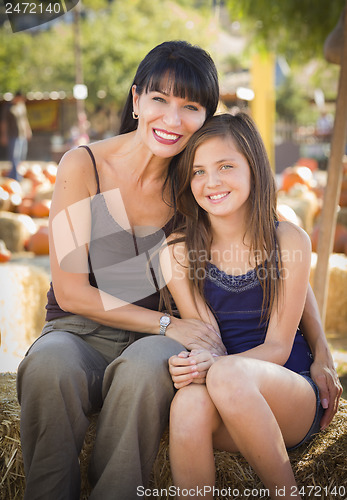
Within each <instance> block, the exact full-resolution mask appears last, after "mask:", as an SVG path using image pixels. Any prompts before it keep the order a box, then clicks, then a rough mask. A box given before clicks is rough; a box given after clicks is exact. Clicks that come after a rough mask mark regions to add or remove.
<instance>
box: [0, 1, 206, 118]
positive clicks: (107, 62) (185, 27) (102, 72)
mask: <svg viewBox="0 0 347 500" xmlns="http://www.w3.org/2000/svg"><path fill="white" fill-rule="evenodd" d="M83 5H84V7H85V10H84V14H83V15H82V17H81V20H80V28H81V29H80V32H81V52H82V62H83V72H84V81H85V84H86V85H87V87H88V92H89V95H88V100H87V106H88V108H89V109H91V108H93V107H94V106H95V105H96V104H97V103H98V102H100V101H99V99H98V97H97V92H98V91H99V90H103V91H105V92H106V99H105V100H104V103H106V102H108V103H110V102H112V103H114V104H115V105H116V106H117V107H118V106H119V105H120V103H122V102H123V101H124V99H125V96H126V94H127V92H128V90H129V86H130V84H131V82H132V79H133V76H134V73H135V70H136V67H137V65H138V63H139V62H140V61H141V59H142V58H143V56H144V55H145V54H146V53H147V52H148V51H149V50H150V49H151V48H153V47H154V46H155V45H157V44H158V43H161V42H163V41H165V40H170V39H185V40H188V41H190V42H191V43H196V44H198V45H201V46H203V47H205V48H208V44H209V42H210V39H211V38H212V36H213V35H210V34H209V32H208V19H204V18H203V17H200V16H199V14H198V13H197V12H196V11H194V10H193V9H191V10H190V9H188V8H183V7H181V6H180V5H178V4H175V3H173V2H165V0H164V1H163V2H160V4H158V2H153V1H152V0H127V1H114V2H112V3H111V4H109V3H108V2H107V1H106V0H98V1H97V2H94V0H84V2H83ZM158 5H160V8H158ZM87 7H88V8H87ZM74 83H75V53H74V27H73V23H72V22H70V23H67V19H66V20H64V19H62V20H61V22H60V23H56V24H52V25H51V26H50V27H49V29H48V30H47V31H35V32H30V31H24V32H19V33H15V34H13V33H12V31H11V30H10V27H9V25H8V23H7V24H6V23H5V25H4V26H3V27H2V28H0V92H6V91H12V92H13V91H15V90H16V89H17V88H18V87H20V88H21V89H22V90H23V91H24V92H28V91H37V90H38V91H41V92H45V91H46V92H50V91H53V90H58V91H60V90H63V91H65V92H66V93H67V94H70V95H71V92H72V88H73V85H74Z"/></svg>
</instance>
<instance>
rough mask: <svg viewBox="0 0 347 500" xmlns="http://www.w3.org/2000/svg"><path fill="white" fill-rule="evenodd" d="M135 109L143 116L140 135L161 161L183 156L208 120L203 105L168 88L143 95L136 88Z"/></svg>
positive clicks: (140, 122) (139, 128) (140, 120)
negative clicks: (189, 142) (197, 132)
mask: <svg viewBox="0 0 347 500" xmlns="http://www.w3.org/2000/svg"><path fill="white" fill-rule="evenodd" d="M133 107H134V112H135V113H136V114H138V115H139V122H138V128H137V133H139V134H140V137H141V140H142V142H143V143H144V144H145V145H146V146H147V147H148V149H149V150H150V151H151V152H152V153H153V154H154V155H156V156H159V157H161V158H171V157H173V156H175V155H177V154H178V153H180V152H181V151H182V150H183V149H184V148H185V146H186V144H187V142H188V140H189V138H190V137H191V136H192V135H193V133H194V132H196V131H197V130H198V129H199V128H200V127H201V126H202V125H203V123H204V121H205V118H206V109H205V108H204V107H203V106H202V105H201V104H199V103H197V102H193V101H189V100H188V99H186V98H182V97H176V96H174V95H173V94H172V92H171V91H170V92H169V91H168V92H166V91H165V89H163V90H162V91H160V92H158V91H150V92H147V93H143V94H141V95H140V96H139V95H138V94H137V93H136V86H135V85H134V86H133Z"/></svg>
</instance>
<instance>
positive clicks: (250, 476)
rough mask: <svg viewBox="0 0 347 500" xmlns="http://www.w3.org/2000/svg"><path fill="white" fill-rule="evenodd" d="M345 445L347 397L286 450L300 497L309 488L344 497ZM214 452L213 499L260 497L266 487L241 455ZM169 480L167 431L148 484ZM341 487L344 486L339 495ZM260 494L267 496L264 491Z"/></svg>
mask: <svg viewBox="0 0 347 500" xmlns="http://www.w3.org/2000/svg"><path fill="white" fill-rule="evenodd" d="M346 449H347V401H345V400H341V401H340V406H339V411H338V413H337V414H336V415H335V417H334V420H333V422H332V423H331V424H330V426H329V427H328V428H327V429H325V430H324V431H321V432H320V433H319V434H317V435H316V436H315V437H314V438H313V439H312V440H311V441H310V442H309V443H308V444H304V445H302V446H301V447H299V448H298V449H296V450H293V451H291V452H289V458H290V462H291V464H292V467H293V470H294V474H295V478H296V481H297V484H298V487H299V488H304V491H305V495H302V498H305V497H308V496H309V494H308V493H309V492H311V497H314V496H315V497H318V498H324V499H327V500H336V499H337V498H339V499H340V498H341V499H342V498H346V497H347V486H346V484H347V461H346ZM214 455H215V464H216V489H217V490H218V491H219V492H220V495H216V496H215V499H216V500H222V499H224V500H225V498H234V496H235V498H259V497H260V492H261V491H263V492H264V490H265V487H264V485H263V483H262V482H261V481H260V479H259V478H258V476H257V475H256V474H255V472H254V470H253V469H252V467H251V466H250V465H249V464H248V463H247V461H246V460H245V459H244V458H243V457H242V456H240V455H238V454H232V453H228V452H225V451H215V453H214ZM172 484H173V483H172V476H171V470H170V463H169V442H168V435H167V434H166V435H164V437H163V439H162V441H161V443H160V449H159V452H158V455H157V458H156V461H155V463H154V467H153V473H152V478H151V484H150V488H152V489H156V490H161V492H162V493H164V490H165V489H166V490H168V489H169V486H170V485H172ZM313 487H314V489H313ZM341 487H343V488H344V489H343V494H342V495H341V492H342V488H341ZM228 488H229V491H228ZM339 488H340V490H339ZM223 490H224V491H223ZM230 490H231V491H232V490H234V496H230V494H229V495H225V493H226V492H227V491H228V493H230ZM237 490H238V492H239V494H237ZM246 490H249V491H248V492H247V491H246ZM252 490H254V493H253V496H252V495H251V494H249V492H251V491H252ZM339 491H340V494H339ZM264 493H265V492H264ZM160 498H162V499H165V500H170V498H172V496H171V497H170V496H169V495H165V494H162V495H161V497H160ZM261 498H263V499H270V497H269V496H268V495H266V494H264V495H263V496H261Z"/></svg>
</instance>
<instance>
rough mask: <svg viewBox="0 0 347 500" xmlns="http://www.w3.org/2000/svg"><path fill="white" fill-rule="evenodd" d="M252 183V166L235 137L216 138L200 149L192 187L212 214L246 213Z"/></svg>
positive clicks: (193, 191)
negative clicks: (236, 145) (241, 151)
mask: <svg viewBox="0 0 347 500" xmlns="http://www.w3.org/2000/svg"><path fill="white" fill-rule="evenodd" d="M250 186H251V171H250V167H249V165H248V162H247V160H246V158H245V156H244V155H243V154H242V153H240V152H239V151H238V150H237V149H236V147H235V144H234V142H233V140H232V138H231V137H212V138H211V139H208V140H207V141H206V142H204V143H203V144H201V146H199V147H198V148H197V150H196V152H195V157H194V162H193V176H192V180H191V190H192V193H193V195H194V198H195V199H196V201H197V203H198V204H199V205H200V207H201V208H203V209H204V210H205V211H206V212H207V213H208V214H209V215H210V216H212V217H213V216H215V217H229V216H230V215H232V214H235V213H238V214H239V215H244V214H246V210H247V200H248V198H249V194H250ZM240 220H242V219H240Z"/></svg>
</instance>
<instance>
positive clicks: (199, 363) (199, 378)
mask: <svg viewBox="0 0 347 500" xmlns="http://www.w3.org/2000/svg"><path fill="white" fill-rule="evenodd" d="M189 357H190V358H192V359H193V360H194V361H195V364H196V368H197V372H198V375H196V376H195V377H194V378H193V380H192V382H193V383H194V384H205V383H206V375H207V372H208V370H209V368H210V366H211V365H212V364H213V363H214V362H215V360H216V358H218V356H217V355H215V354H211V352H209V351H207V350H206V349H199V350H197V349H194V350H193V351H191V352H190V354H189Z"/></svg>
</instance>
